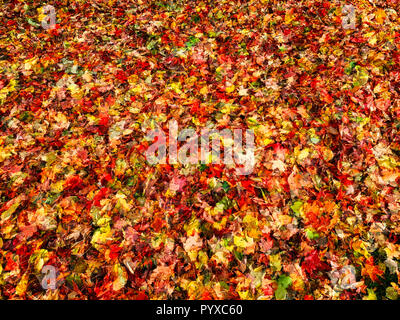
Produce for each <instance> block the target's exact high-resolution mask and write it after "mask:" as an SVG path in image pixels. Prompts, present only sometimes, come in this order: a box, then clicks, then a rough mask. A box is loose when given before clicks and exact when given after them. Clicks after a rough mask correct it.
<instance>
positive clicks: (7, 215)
mask: <svg viewBox="0 0 400 320" xmlns="http://www.w3.org/2000/svg"><path fill="white" fill-rule="evenodd" d="M18 207H19V201H17V202H15V203H14V204H12V205H11V207H10V208H8V209H7V210H6V211H4V212H3V213H2V214H1V221H5V220H7V219H9V218H10V217H11V215H12V214H13V213H14V212H15V210H17V208H18Z"/></svg>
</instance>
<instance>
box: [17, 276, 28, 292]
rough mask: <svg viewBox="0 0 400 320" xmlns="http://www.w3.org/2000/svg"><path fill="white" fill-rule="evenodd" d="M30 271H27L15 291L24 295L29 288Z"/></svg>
mask: <svg viewBox="0 0 400 320" xmlns="http://www.w3.org/2000/svg"><path fill="white" fill-rule="evenodd" d="M28 280H29V273H28V272H25V273H24V275H23V276H22V278H21V280H20V281H19V282H18V285H17V287H16V288H15V292H16V294H17V295H19V296H22V295H23V294H24V293H25V291H26V289H27V288H28Z"/></svg>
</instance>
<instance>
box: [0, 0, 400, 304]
mask: <svg viewBox="0 0 400 320" xmlns="http://www.w3.org/2000/svg"><path fill="white" fill-rule="evenodd" d="M0 3H1V6H0V22H1V23H0V72H1V73H0V127H1V129H0V299H397V298H398V297H399V296H400V287H399V286H398V275H399V266H400V264H399V262H400V223H399V222H400V189H399V182H400V135H399V130H400V104H399V103H400V3H399V2H398V1H397V0H386V1H372V0H371V1H367V0H354V1H351V2H349V3H347V2H345V1H338V0H333V1H326V0H322V1H315V0H303V1H300V0H289V1H274V0H249V1H244V0H230V1H227V0H220V1H211V0H203V1H188V0H176V1H162V0H154V1H153V0H134V1H126V0H121V1H116V0H109V1H100V0H71V1H67V0H59V1H52V2H49V3H46V4H49V5H52V6H54V8H55V10H56V14H57V21H56V25H55V26H54V28H50V29H45V28H43V27H42V25H41V23H42V21H43V19H45V13H44V12H43V9H42V7H43V5H44V4H43V2H42V1H38V0H30V1H22V0H20V1H18V0H9V1H7V0H6V1H4V0H3V1H0ZM350 3H351V4H352V5H353V6H354V7H355V10H356V18H357V20H356V27H355V29H345V28H343V26H342V18H343V15H342V7H343V6H344V5H346V4H350ZM170 120H176V121H177V122H178V123H179V129H180V130H181V129H183V128H192V129H194V130H196V132H200V130H201V129H202V128H205V127H206V126H210V125H211V126H214V127H215V128H218V129H223V128H229V129H233V128H241V129H249V130H252V131H253V132H254V135H255V151H254V153H255V159H256V162H255V167H254V170H253V172H252V173H251V174H250V175H239V174H237V172H236V171H235V168H231V167H227V166H225V165H224V164H223V163H220V164H213V163H200V162H199V163H198V164H189V165H183V164H168V163H166V164H157V165H150V164H149V163H148V162H147V161H146V158H145V151H146V149H147V148H148V147H149V145H150V144H151V141H149V139H148V138H146V134H147V131H148V130H150V129H152V128H155V126H159V127H160V128H162V129H163V130H164V131H165V132H168V123H169V121H170ZM45 266H53V267H54V268H56V269H57V272H58V278H59V280H60V281H59V282H57V283H58V285H57V288H56V289H54V290H51V289H48V290H45V289H44V288H43V285H42V284H43V281H42V280H43V277H44V276H45V275H44V273H43V272H42V271H43V268H44V267H45Z"/></svg>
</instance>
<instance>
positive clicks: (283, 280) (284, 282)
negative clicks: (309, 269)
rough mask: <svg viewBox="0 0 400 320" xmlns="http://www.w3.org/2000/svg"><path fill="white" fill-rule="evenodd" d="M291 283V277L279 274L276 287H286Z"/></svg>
mask: <svg viewBox="0 0 400 320" xmlns="http://www.w3.org/2000/svg"><path fill="white" fill-rule="evenodd" d="M291 284H292V279H291V278H290V277H289V276H286V275H281V276H280V277H279V279H278V287H282V288H284V289H286V288H287V287H289V286H290V285H291Z"/></svg>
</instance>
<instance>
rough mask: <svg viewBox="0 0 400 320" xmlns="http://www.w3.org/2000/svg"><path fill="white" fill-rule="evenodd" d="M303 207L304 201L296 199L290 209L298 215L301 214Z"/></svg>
mask: <svg viewBox="0 0 400 320" xmlns="http://www.w3.org/2000/svg"><path fill="white" fill-rule="evenodd" d="M302 207H303V202H302V201H296V202H295V203H293V205H292V206H291V207H290V209H292V210H293V212H294V213H296V214H297V215H298V214H300V210H301V208H302Z"/></svg>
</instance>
